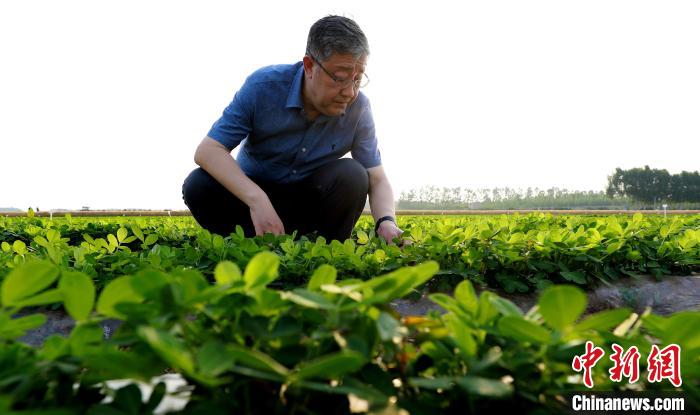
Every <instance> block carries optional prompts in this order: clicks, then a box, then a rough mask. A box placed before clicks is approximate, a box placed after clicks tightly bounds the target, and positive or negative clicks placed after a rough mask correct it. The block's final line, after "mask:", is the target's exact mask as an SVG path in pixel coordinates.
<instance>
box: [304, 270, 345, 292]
mask: <svg viewBox="0 0 700 415" xmlns="http://www.w3.org/2000/svg"><path fill="white" fill-rule="evenodd" d="M337 274H338V271H337V270H336V269H335V268H334V267H332V266H330V265H327V264H322V265H321V266H319V267H318V268H316V270H315V271H314V273H313V275H311V279H309V284H308V286H307V288H308V289H309V290H310V291H318V290H319V288H320V287H321V286H322V285H326V284H333V283H335V279H336V276H337Z"/></svg>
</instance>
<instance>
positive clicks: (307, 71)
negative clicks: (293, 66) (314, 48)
mask: <svg viewBox="0 0 700 415" xmlns="http://www.w3.org/2000/svg"><path fill="white" fill-rule="evenodd" d="M303 62H304V75H306V77H307V78H309V79H311V70H312V69H313V68H314V61H313V59H311V57H309V55H306V56H304V60H303Z"/></svg>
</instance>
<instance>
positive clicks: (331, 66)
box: [304, 54, 367, 116]
mask: <svg viewBox="0 0 700 415" xmlns="http://www.w3.org/2000/svg"><path fill="white" fill-rule="evenodd" d="M366 64H367V56H366V55H362V56H361V57H360V58H358V59H356V58H353V56H352V55H350V54H333V55H331V57H330V58H328V59H327V60H325V61H323V62H320V63H319V62H317V61H316V60H314V59H313V58H311V57H310V56H308V55H307V56H304V82H305V85H304V102H305V103H306V104H311V106H312V107H313V108H307V110H316V111H318V112H320V113H321V114H325V115H329V116H338V115H341V114H344V113H345V111H346V110H347V108H348V106H349V105H350V104H352V103H353V102H354V101H355V99H357V95H358V92H359V89H358V88H357V87H356V86H355V85H354V83H353V82H352V80H361V79H362V76H363V74H364V72H365V66H366ZM324 68H325V69H326V70H325V71H324ZM326 71H328V72H329V73H330V74H329V73H327V72H326ZM331 75H332V76H331ZM333 77H335V80H334V79H333Z"/></svg>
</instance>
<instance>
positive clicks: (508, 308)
mask: <svg viewBox="0 0 700 415" xmlns="http://www.w3.org/2000/svg"><path fill="white" fill-rule="evenodd" d="M490 300H491V304H493V306H494V307H496V309H497V310H498V312H499V313H501V314H502V315H504V316H516V317H517V316H522V315H523V312H522V310H521V309H520V308H519V307H518V306H517V305H515V304H514V303H513V302H512V301H510V300H508V299H505V298H502V297H492V298H491V299H490Z"/></svg>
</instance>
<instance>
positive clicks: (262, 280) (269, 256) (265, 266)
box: [243, 251, 280, 291]
mask: <svg viewBox="0 0 700 415" xmlns="http://www.w3.org/2000/svg"><path fill="white" fill-rule="evenodd" d="M279 262H280V260H279V257H278V256H277V255H275V254H273V253H271V252H266V251H265V252H260V253H258V254H256V255H255V256H254V257H253V259H251V260H250V262H249V263H248V266H247V267H246V268H245V273H244V274H243V279H244V280H245V285H246V289H247V290H248V291H253V290H256V289H259V288H263V287H265V286H267V284H269V283H271V282H272V281H274V280H275V279H276V278H277V268H278V267H279Z"/></svg>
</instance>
